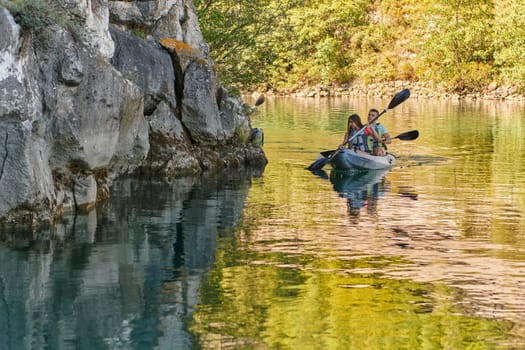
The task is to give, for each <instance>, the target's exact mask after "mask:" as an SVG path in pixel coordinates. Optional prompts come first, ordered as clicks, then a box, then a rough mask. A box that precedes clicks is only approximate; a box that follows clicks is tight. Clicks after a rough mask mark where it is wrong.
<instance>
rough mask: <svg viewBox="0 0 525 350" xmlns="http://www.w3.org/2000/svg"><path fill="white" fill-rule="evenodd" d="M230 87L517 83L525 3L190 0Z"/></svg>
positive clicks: (460, 87)
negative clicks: (386, 82) (424, 82)
mask: <svg viewBox="0 0 525 350" xmlns="http://www.w3.org/2000/svg"><path fill="white" fill-rule="evenodd" d="M195 4H196V6H197V9H198V15H199V19H200V23H201V27H202V30H203V33H204V36H205V39H206V40H207V41H208V42H209V43H210V46H211V52H212V55H213V56H214V59H215V60H216V62H217V64H218V67H219V72H221V74H222V78H223V79H224V80H225V81H226V82H227V83H230V84H235V83H239V84H243V85H244V86H246V85H251V84H262V83H265V84H267V85H268V87H272V88H280V87H287V86H292V85H300V84H308V85H312V84H317V83H345V82H352V81H362V82H381V81H390V80H410V81H417V80H419V81H432V82H435V83H436V84H441V85H444V86H447V87H448V88H450V89H451V90H453V91H472V90H479V89H481V88H482V87H483V86H485V85H487V84H489V83H490V82H493V81H497V82H500V83H507V84H513V85H518V86H521V85H523V83H522V81H525V79H524V78H525V59H524V58H525V45H524V44H525V18H523V17H524V15H523V14H524V13H525V11H524V10H525V0H502V1H498V2H496V1H494V0H350V1H348V0H318V1H311V0H306V1H297V0H286V1H276V0H253V1H250V2H248V1H243V0H237V1H232V0H207V1H206V0H198V1H195Z"/></svg>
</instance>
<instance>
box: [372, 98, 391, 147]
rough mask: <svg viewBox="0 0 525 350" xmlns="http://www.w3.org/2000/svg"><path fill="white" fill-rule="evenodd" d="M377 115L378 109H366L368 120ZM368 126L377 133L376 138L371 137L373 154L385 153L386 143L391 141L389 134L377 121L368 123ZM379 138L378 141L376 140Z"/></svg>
mask: <svg viewBox="0 0 525 350" xmlns="http://www.w3.org/2000/svg"><path fill="white" fill-rule="evenodd" d="M378 115H379V111H378V110H377V109H375V108H372V109H370V110H369V111H368V122H369V123H370V121H371V120H372V119H374V118H376V117H377V116H378ZM370 127H371V128H373V129H374V130H375V131H376V133H377V135H378V136H379V137H378V138H377V139H376V138H372V140H371V141H372V148H373V154H374V156H384V155H386V145H385V144H386V143H391V142H392V141H391V140H390V134H389V133H388V130H387V129H386V128H385V126H384V125H383V124H380V123H378V122H377V121H375V122H373V123H372V124H370ZM378 140H379V141H378Z"/></svg>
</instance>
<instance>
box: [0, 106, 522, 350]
mask: <svg viewBox="0 0 525 350" xmlns="http://www.w3.org/2000/svg"><path fill="white" fill-rule="evenodd" d="M388 102H389V99H384V100H383V99H349V98H331V99H289V98H274V99H271V98H270V99H268V100H267V102H266V103H265V104H263V105H262V106H260V107H259V112H258V113H256V114H255V115H253V116H252V124H253V126H255V127H261V128H263V130H264V133H265V144H264V150H265V153H266V155H267V157H268V159H269V164H268V166H267V167H266V169H265V170H264V172H263V173H255V172H249V171H246V172H241V173H228V174H225V175H223V176H220V177H218V178H207V179H191V178H183V179H175V180H169V181H161V180H155V179H142V180H135V179H122V180H120V181H118V182H117V183H116V184H115V186H114V188H113V189H112V199H111V201H110V202H108V203H105V204H103V205H100V206H98V207H97V208H95V209H94V210H92V211H90V212H89V213H87V214H82V215H77V216H75V217H69V218H66V220H64V221H63V222H61V223H60V224H58V225H57V226H56V227H53V228H51V229H42V230H40V231H38V232H35V233H28V232H24V231H23V230H18V231H17V232H15V231H12V230H11V231H6V230H5V229H3V230H2V232H1V233H0V238H1V241H0V349H200V348H202V349H525V152H524V150H525V141H524V140H523V135H524V134H525V106H523V104H521V103H510V102H508V103H507V102H487V101H485V102H459V101H428V100H417V99H412V98H411V99H409V100H408V101H406V102H405V103H403V104H402V105H400V106H398V107H397V108H395V109H393V110H389V111H388V112H387V113H386V114H385V115H383V116H382V117H381V119H380V121H381V122H382V123H383V124H384V125H385V126H386V127H387V128H388V129H389V131H390V134H391V135H392V136H395V135H397V134H399V133H402V132H405V131H409V130H414V129H417V130H419V133H420V136H419V138H418V139H417V140H414V141H401V140H395V141H393V142H392V144H391V145H389V151H390V152H391V153H393V154H395V155H396V157H397V164H396V166H395V167H394V168H392V169H391V170H389V171H383V172H369V173H366V172H364V173H354V174H340V173H335V172H332V171H330V169H329V167H328V166H327V167H325V169H324V170H325V171H324V172H320V173H316V174H312V173H311V172H309V171H306V170H305V169H304V168H305V167H306V166H308V165H309V164H310V163H312V162H313V161H314V160H315V159H316V157H317V155H318V152H319V151H321V150H327V149H333V148H335V147H336V146H337V145H338V144H339V143H340V142H341V139H342V136H343V134H344V128H345V125H346V118H347V116H348V115H349V114H351V113H354V112H357V113H358V114H360V115H361V116H366V112H367V110H368V109H369V108H371V107H376V108H378V109H380V110H381V109H382V108H384V107H385V106H387V105H388Z"/></svg>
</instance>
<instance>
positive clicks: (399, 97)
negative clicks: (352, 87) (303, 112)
mask: <svg viewBox="0 0 525 350" xmlns="http://www.w3.org/2000/svg"><path fill="white" fill-rule="evenodd" d="M409 97H410V90H408V89H404V90H402V91H400V92H398V93H397V94H396V95H395V96H394V97H393V98H392V101H390V103H389V104H388V107H387V108H385V109H384V110H383V111H382V112H381V113H379V114H378V115H377V116H376V117H375V118H373V119H371V120H370V121H369V122H368V123H366V124H365V126H363V127H362V128H361V129H360V130H359V131H358V132H356V133H355V134H354V136H352V137H351V138H349V139H348V140H347V141H346V142H345V143H343V146H344V145H346V144H347V143H349V142H351V141H352V140H353V139H354V138H356V137H357V136H358V135H359V134H361V133H362V132H363V131H364V130H365V129H366V128H367V127H369V126H370V125H371V124H373V123H374V122H375V121H376V120H377V119H379V117H380V116H382V115H383V114H385V113H386V112H387V111H388V110H389V109H392V108H395V107H397V106H398V105H399V104H401V103H403V102H405V101H406V100H407V99H408V98H409ZM340 150H341V149H337V150H336V151H335V152H333V153H332V154H331V155H330V156H328V157H323V158H319V159H317V160H316V161H315V162H313V163H312V164H310V166H309V167H308V168H306V169H308V170H311V171H315V170H321V169H322V168H323V167H324V166H325V165H326V164H328V163H329V162H330V160H332V158H333V157H335V155H336V154H337V153H339V151H340Z"/></svg>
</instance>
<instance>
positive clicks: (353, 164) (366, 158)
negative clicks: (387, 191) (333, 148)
mask: <svg viewBox="0 0 525 350" xmlns="http://www.w3.org/2000/svg"><path fill="white" fill-rule="evenodd" d="M394 164H396V157H394V156H393V155H392V154H390V153H387V154H386V155H385V156H374V155H371V154H367V153H363V152H359V151H356V150H353V149H349V148H345V149H342V150H340V151H339V152H337V154H336V155H334V156H333V157H332V159H330V165H331V166H332V167H333V168H335V169H338V170H351V169H365V170H378V169H388V168H391V167H392V166H393V165H394Z"/></svg>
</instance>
